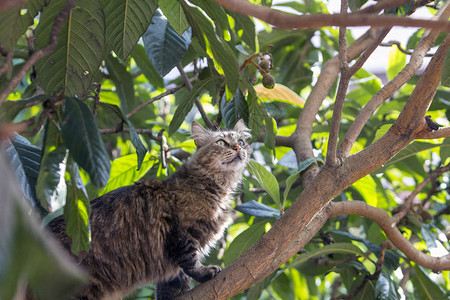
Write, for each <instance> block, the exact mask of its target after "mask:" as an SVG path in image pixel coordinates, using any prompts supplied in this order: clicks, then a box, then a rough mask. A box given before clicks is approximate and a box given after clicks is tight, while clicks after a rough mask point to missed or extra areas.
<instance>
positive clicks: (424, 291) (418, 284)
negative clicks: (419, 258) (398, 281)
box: [410, 266, 446, 300]
mask: <svg viewBox="0 0 450 300" xmlns="http://www.w3.org/2000/svg"><path fill="white" fill-rule="evenodd" d="M410 278H411V281H412V283H413V286H414V292H415V293H417V295H418V296H419V299H421V300H422V299H428V300H436V299H446V293H445V291H444V290H443V289H442V287H441V286H439V284H437V283H436V281H434V280H432V279H431V278H430V277H429V276H428V274H427V273H426V272H425V270H424V269H423V268H422V267H420V266H415V267H413V272H412V274H411V277H410Z"/></svg>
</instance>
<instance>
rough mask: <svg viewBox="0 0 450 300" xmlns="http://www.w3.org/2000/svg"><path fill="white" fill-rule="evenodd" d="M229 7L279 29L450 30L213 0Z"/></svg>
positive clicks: (434, 24)
mask: <svg viewBox="0 0 450 300" xmlns="http://www.w3.org/2000/svg"><path fill="white" fill-rule="evenodd" d="M214 1H215V2H217V3H219V4H220V5H222V6H223V7H225V8H226V9H229V10H231V11H234V12H237V13H240V14H243V15H249V16H252V17H255V18H257V19H260V20H262V21H264V22H266V23H269V24H271V25H273V26H276V27H278V28H280V29H305V28H320V27H324V26H371V27H391V26H402V27H422V28H430V29H436V30H441V31H450V22H448V21H443V20H426V19H414V18H405V17H395V16H379V15H366V14H364V15H363V14H359V13H354V14H345V15H342V14H312V15H292V14H288V13H285V12H281V11H277V10H274V9H270V8H269V7H266V6H259V5H255V4H252V3H250V2H248V1H244V0H214Z"/></svg>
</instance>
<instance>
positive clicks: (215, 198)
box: [49, 120, 251, 300]
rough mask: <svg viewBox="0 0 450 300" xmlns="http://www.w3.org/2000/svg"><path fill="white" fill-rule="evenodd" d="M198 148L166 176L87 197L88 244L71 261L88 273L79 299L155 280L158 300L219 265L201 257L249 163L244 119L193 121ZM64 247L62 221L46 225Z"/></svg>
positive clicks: (223, 222)
mask: <svg viewBox="0 0 450 300" xmlns="http://www.w3.org/2000/svg"><path fill="white" fill-rule="evenodd" d="M192 136H193V138H194V141H195V143H196V145H197V152H196V153H195V155H194V157H193V158H192V159H191V161H189V162H188V163H186V164H184V165H183V166H182V167H180V169H179V170H178V171H177V172H176V173H174V174H173V175H172V176H171V177H169V178H168V179H166V180H158V179H148V180H143V181H140V182H138V183H136V184H135V185H132V186H126V187H122V188H119V189H117V190H114V191H112V192H110V193H108V194H105V195H103V196H101V197H99V198H97V199H95V200H93V201H92V202H91V206H92V212H91V217H90V225H91V230H92V243H91V248H90V250H89V252H87V253H83V254H81V255H80V256H78V257H75V256H74V259H75V260H76V262H77V263H78V264H80V265H81V266H82V267H83V268H84V269H85V270H86V271H87V272H88V273H89V276H90V285H89V286H88V287H87V288H86V289H84V290H83V291H82V292H81V293H80V294H79V295H78V297H77V298H78V299H112V298H116V297H121V296H123V295H124V294H127V293H129V292H131V291H132V290H133V289H135V288H136V287H137V286H138V285H141V284H143V283H148V282H154V283H156V284H157V291H156V292H157V299H159V300H162V299H172V298H174V297H175V296H176V295H178V294H180V293H183V292H184V291H186V290H188V289H189V284H190V281H191V277H192V278H194V279H195V280H197V281H199V282H205V281H207V280H209V279H211V278H213V277H214V276H215V275H216V274H217V273H218V272H220V267H218V266H213V265H211V266H203V265H202V264H201V263H200V260H201V259H202V258H203V256H204V254H206V253H207V252H208V250H209V249H210V248H211V247H213V246H214V244H215V243H216V242H217V240H218V239H219V238H220V237H221V236H222V235H223V232H224V230H225V228H226V227H227V226H228V225H229V224H230V223H231V218H230V210H231V196H232V193H233V192H234V190H235V189H236V187H237V185H238V184H239V182H240V180H241V177H242V172H243V170H244V168H245V166H246V165H247V163H248V161H249V156H250V153H251V147H250V145H248V143H247V141H246V139H247V138H249V137H250V134H249V130H248V128H247V127H246V126H245V124H244V122H243V121H242V120H241V121H239V122H238V123H237V124H236V126H235V127H234V129H233V130H219V131H209V130H206V129H204V128H203V127H202V126H201V125H199V124H198V123H196V122H194V123H193V124H192ZM49 229H50V230H51V231H52V232H53V233H54V235H56V237H57V239H58V240H59V241H60V242H61V245H62V246H63V247H64V248H65V249H66V250H67V251H70V243H71V241H70V238H69V237H68V236H67V235H66V234H65V225H64V219H63V218H62V217H59V218H57V219H55V220H53V221H52V222H51V223H50V224H49Z"/></svg>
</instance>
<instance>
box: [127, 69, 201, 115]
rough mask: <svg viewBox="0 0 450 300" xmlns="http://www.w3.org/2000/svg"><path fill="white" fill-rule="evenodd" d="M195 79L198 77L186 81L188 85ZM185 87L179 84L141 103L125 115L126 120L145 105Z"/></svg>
mask: <svg viewBox="0 0 450 300" xmlns="http://www.w3.org/2000/svg"><path fill="white" fill-rule="evenodd" d="M197 79H198V75H196V76H194V77H192V78H191V79H189V80H188V81H189V83H191V82H192V81H195V80H197ZM185 85H186V84H185V83H183V84H180V85H177V86H176V87H173V88H171V89H168V90H166V91H165V92H164V93H161V94H159V95H158V96H155V97H153V98H150V99H149V100H147V101H145V102H144V103H142V104H140V105H138V106H136V107H135V108H134V109H133V110H132V111H130V112H129V113H128V114H127V118H129V117H131V116H132V115H134V114H135V113H137V112H138V111H140V110H141V109H143V108H144V107H146V106H147V105H149V104H151V103H153V102H155V101H158V100H160V99H162V98H164V97H165V96H167V95H171V94H173V93H175V92H176V91H178V90H180V89H182V88H183V87H184V86H185Z"/></svg>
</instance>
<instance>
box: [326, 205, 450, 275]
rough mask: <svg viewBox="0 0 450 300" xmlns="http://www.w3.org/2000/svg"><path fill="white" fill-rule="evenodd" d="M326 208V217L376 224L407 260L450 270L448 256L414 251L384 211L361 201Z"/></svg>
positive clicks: (449, 256) (437, 269)
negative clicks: (360, 219) (358, 218)
mask: <svg viewBox="0 0 450 300" xmlns="http://www.w3.org/2000/svg"><path fill="white" fill-rule="evenodd" d="M328 205H329V206H328V207H327V212H328V217H329V218H334V217H337V216H342V215H355V214H356V215H359V216H362V217H365V218H369V219H371V220H372V221H374V222H375V223H377V224H378V225H379V226H380V227H381V229H382V230H383V231H384V232H385V233H386V236H387V237H388V239H389V240H390V241H391V242H392V244H393V245H394V246H396V247H397V248H398V249H399V250H400V251H402V252H403V253H404V254H405V255H406V256H407V257H408V259H410V260H412V261H414V262H415V263H416V264H418V265H420V266H422V267H425V268H428V269H431V270H433V271H440V270H450V254H448V255H444V256H442V257H434V256H429V255H427V254H425V253H423V252H422V251H420V250H418V249H416V248H415V247H414V245H413V244H412V243H411V242H409V241H408V240H407V239H406V238H405V237H404V236H403V235H402V233H401V232H400V230H398V228H397V226H395V220H394V218H393V217H390V216H389V215H388V214H387V212H386V211H385V210H384V209H381V208H378V207H374V206H370V205H368V204H367V203H365V202H363V201H357V200H354V201H345V202H330V203H329V204H328Z"/></svg>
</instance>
